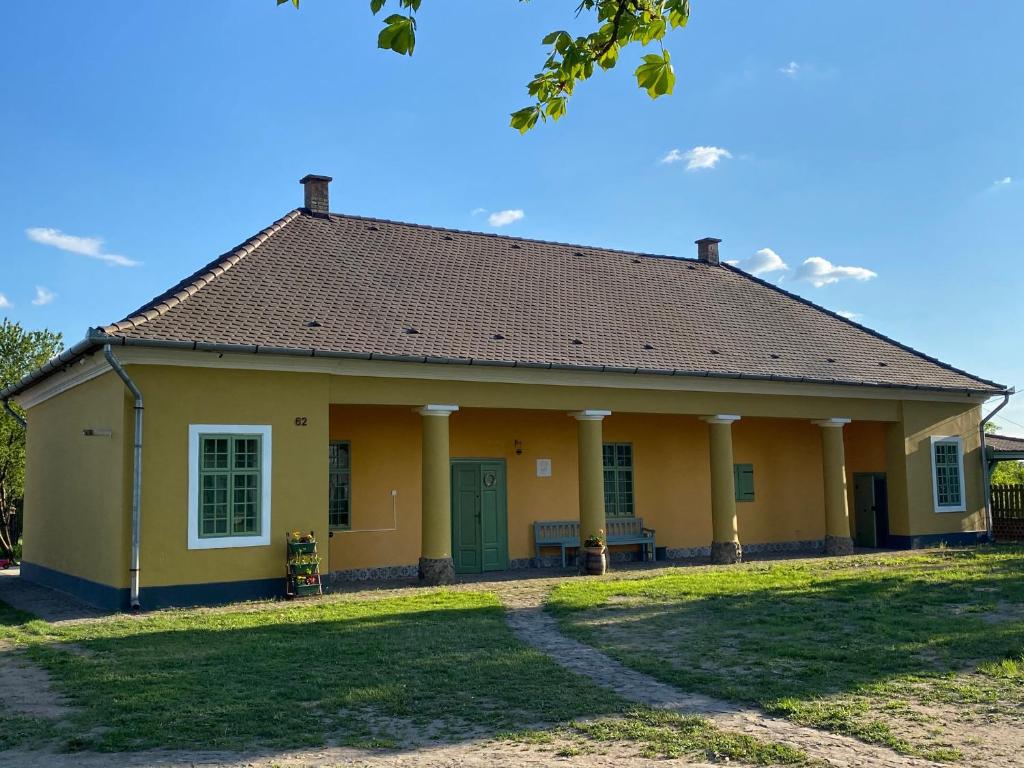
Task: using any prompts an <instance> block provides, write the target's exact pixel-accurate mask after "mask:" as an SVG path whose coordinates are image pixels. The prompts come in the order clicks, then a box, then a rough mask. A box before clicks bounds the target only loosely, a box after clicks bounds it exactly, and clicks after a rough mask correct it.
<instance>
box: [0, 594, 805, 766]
mask: <svg viewBox="0 0 1024 768" xmlns="http://www.w3.org/2000/svg"><path fill="white" fill-rule="evenodd" d="M0 643H2V644H3V649H2V652H4V653H15V654H24V655H25V656H26V657H27V658H28V659H30V660H32V661H34V662H36V663H37V664H39V665H41V666H43V667H44V668H45V669H47V670H48V671H49V672H50V675H51V679H52V681H53V684H54V685H55V686H56V688H57V689H58V690H59V691H60V692H61V693H63V694H65V695H66V697H67V698H68V699H69V703H70V704H71V705H72V707H73V708H72V709H71V710H70V713H69V715H68V717H67V718H66V719H65V720H64V721H63V722H53V721H48V720H43V719H41V718H30V717H25V716H21V715H15V714H11V713H9V712H8V713H6V714H5V713H4V709H3V705H2V692H0V749H3V748H7V747H13V746H20V747H22V748H35V747H41V746H46V745H53V746H56V747H57V748H59V749H65V750H86V749H88V750H100V751H132V750H140V749H147V748H168V749H197V748H198V749H226V750H245V749H254V748H273V749H289V748H302V747H314V746H320V745H322V744H325V743H340V744H352V745H356V746H366V747H383V748H387V747H397V746H408V745H409V744H410V743H414V742H415V741H417V740H423V739H425V738H429V739H436V740H440V741H459V740H463V739H471V738H480V737H484V738H487V737H495V738H512V739H513V740H517V739H521V736H517V735H515V734H520V735H521V734H523V733H530V734H533V736H532V737H531V738H532V740H537V739H538V735H539V734H546V735H547V738H548V740H550V741H552V742H557V743H561V744H566V743H568V742H571V748H572V749H594V748H600V747H599V746H597V747H595V746H594V745H600V744H602V743H608V742H612V741H614V742H630V743H632V744H633V745H634V746H635V747H636V748H637V749H639V750H640V751H642V752H644V753H645V754H665V755H682V754H690V755H695V756H698V757H700V758H702V759H712V760H714V759H723V760H724V759H729V760H732V761H741V762H746V763H751V764H766V765H767V764H779V763H790V764H793V763H803V762H804V755H803V754H802V753H801V752H799V751H797V750H793V749H789V748H786V747H783V746H780V745H774V744H766V743H762V742H758V741H756V740H754V739H751V738H749V737H746V736H742V735H738V734H730V733H725V732H722V731H720V730H718V729H717V728H715V727H714V726H713V725H712V724H711V723H710V722H708V721H706V720H702V719H701V718H679V717H677V716H671V715H665V714H659V713H651V712H649V711H647V710H643V709H636V708H635V707H633V706H632V705H631V704H630V703H628V702H626V701H624V700H622V699H620V698H618V697H617V696H615V695H614V694H612V693H610V692H608V691H606V690H604V689H601V688H599V687H597V686H595V685H594V684H593V683H591V682H590V681H588V680H585V679H583V678H581V677H578V676H576V675H573V674H571V673H569V672H567V671H565V670H563V669H562V668H561V667H559V666H557V665H556V664H555V663H554V662H553V661H551V660H550V659H549V658H547V657H546V656H544V655H542V654H541V653H539V652H537V651H535V650H533V649H531V648H530V647H528V646H526V645H524V644H523V643H521V642H520V641H518V640H517V639H516V638H515V637H514V636H513V635H512V633H511V631H510V630H509V628H508V626H507V625H506V623H505V620H504V611H503V609H502V607H501V606H500V604H499V602H498V600H497V598H496V597H495V596H494V595H493V594H488V593H484V592H456V591H444V590H442V591H426V590H425V591H424V592H423V593H421V594H418V595H415V596H412V597H399V598H390V599H379V600H367V601H358V602H357V601H352V600H347V601H337V600H324V601H316V602H310V603H308V604H303V605H295V604H291V605H275V606H270V607H267V606H259V607H254V608H251V609H246V607H245V606H240V607H239V608H237V609H234V610H232V609H227V610H222V611H174V612H165V613H158V614H154V615H152V616H146V617H142V618H133V617H128V616H122V617H115V618H112V619H106V620H100V621H96V622H93V623H89V624H82V625H77V626H70V627H60V628H58V627H54V626H53V625H50V624H47V623H45V622H42V621H38V620H35V619H33V618H32V617H30V616H28V615H26V614H23V613H19V612H18V611H15V610H12V609H11V608H9V607H7V606H4V605H3V604H0ZM501 734H505V735H504V736H501ZM510 734H512V735H510ZM541 741H543V738H541Z"/></svg>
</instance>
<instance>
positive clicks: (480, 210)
mask: <svg viewBox="0 0 1024 768" xmlns="http://www.w3.org/2000/svg"><path fill="white" fill-rule="evenodd" d="M481 213H487V209H486V208H474V209H473V210H472V211H470V212H469V215H470V216H479V215H480V214H481Z"/></svg>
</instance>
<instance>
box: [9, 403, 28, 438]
mask: <svg viewBox="0 0 1024 768" xmlns="http://www.w3.org/2000/svg"><path fill="white" fill-rule="evenodd" d="M4 410H5V411H7V412H8V413H9V414H11V417H12V418H13V419H14V420H15V421H16V422H18V423H19V424H21V428H22V429H24V430H25V431H26V432H27V431H28V422H27V421H25V419H24V417H23V416H22V415H21V414H20V413H18V412H17V411H16V410H14V409H13V408H12V407H11V398H9V397H5V398H4Z"/></svg>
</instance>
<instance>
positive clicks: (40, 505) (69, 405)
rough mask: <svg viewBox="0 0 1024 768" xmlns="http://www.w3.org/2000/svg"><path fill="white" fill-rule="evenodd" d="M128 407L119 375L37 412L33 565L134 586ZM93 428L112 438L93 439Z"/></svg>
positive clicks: (30, 475) (31, 487) (31, 484)
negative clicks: (130, 559) (130, 572)
mask: <svg viewBox="0 0 1024 768" xmlns="http://www.w3.org/2000/svg"><path fill="white" fill-rule="evenodd" d="M126 409H128V404H127V403H126V400H125V397H124V385H123V384H122V383H121V380H120V379H118V378H117V377H116V376H114V374H113V373H105V374H103V375H102V376H100V377H98V378H95V379H92V380H91V381H87V382H85V383H84V384H80V385H79V386H77V387H75V388H73V389H71V390H69V391H67V392H65V393H63V394H62V395H60V396H59V397H55V398H51V399H49V400H47V401H45V402H43V403H40V404H39V405H36V406H35V407H33V408H32V409H30V411H29V413H28V421H29V428H28V431H27V433H26V440H27V444H26V450H27V458H26V471H25V527H24V534H23V537H24V560H25V562H27V563H32V564H34V565H41V566H44V567H46V568H50V569H53V570H56V571H61V572H62V573H70V574H74V575H76V576H78V577H80V578H83V579H88V580H90V581H95V582H98V583H100V584H106V585H108V586H113V587H123V586H127V585H128V551H129V549H128V548H129V535H130V533H129V514H130V508H131V507H130V497H128V496H126V494H125V484H124V483H125V476H126V474H127V473H130V471H131V470H130V467H131V464H130V456H129V455H128V454H129V452H130V450H131V442H132V438H131V429H132V427H131V421H130V420H128V414H127V410H126ZM128 410H130V409H128ZM85 429H94V430H107V429H109V430H111V433H112V434H111V436H110V437H86V436H84V435H83V434H82V431H83V430H85ZM126 459H127V461H126Z"/></svg>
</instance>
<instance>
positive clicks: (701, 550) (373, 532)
mask: <svg viewBox="0 0 1024 768" xmlns="http://www.w3.org/2000/svg"><path fill="white" fill-rule="evenodd" d="M886 426H887V425H886V424H885V423H884V422H879V421H867V420H853V419H851V418H850V417H848V416H845V415H843V414H841V413H837V414H836V415H834V416H829V417H826V418H771V417H765V416H760V415H759V416H744V415H742V414H737V413H711V414H703V415H696V414H693V415H690V414H679V413H639V412H620V411H613V410H610V409H607V408H604V409H602V408H584V409H579V410H572V411H566V410H561V409H560V410H553V409H543V410H541V409H529V408H515V409H496V408H483V407H472V406H469V407H467V406H462V405H460V404H458V403H453V402H434V403H424V404H422V405H419V406H415V407H409V406H397V405H389V406H381V405H358V404H334V405H331V406H330V430H329V432H330V440H331V446H332V447H331V469H330V472H331V480H330V503H329V506H330V511H329V517H330V520H329V524H330V528H331V537H330V544H329V547H328V548H327V550H328V551H327V559H328V563H327V567H326V569H325V570H327V571H329V572H331V573H332V574H333V577H334V579H335V580H341V581H349V580H368V579H373V580H379V579H407V578H412V577H416V576H418V577H420V578H422V579H423V580H424V581H426V582H428V583H447V582H450V581H451V580H452V579H453V577H454V576H455V574H456V573H459V574H463V575H470V574H474V573H496V572H501V571H506V570H521V569H525V568H534V567H540V566H548V567H551V566H558V565H560V564H561V552H560V551H559V549H558V548H557V547H541V548H540V549H539V550H538V547H537V541H536V539H535V535H536V532H535V524H536V523H541V522H546V521H571V522H575V523H577V524H578V535H579V537H580V540H583V539H585V538H586V537H588V536H591V535H594V534H596V533H597V532H598V531H608V530H609V527H610V525H609V523H610V522H611V523H612V525H611V527H612V528H613V529H614V527H615V521H625V520H638V521H642V526H643V527H645V528H650V529H654V531H655V537H656V547H657V555H658V556H659V557H661V558H663V559H665V560H671V561H685V560H689V561H703V562H707V561H708V560H710V561H711V562H714V563H733V562H738V561H740V560H741V559H742V558H743V557H744V555H745V554H746V555H761V556H763V555H770V554H774V553H787V552H825V553H828V554H842V553H847V552H850V551H852V548H853V533H854V530H855V529H854V527H853V525H852V524H851V509H854V508H855V505H856V503H857V499H856V498H855V496H854V481H855V475H856V476H857V477H859V476H861V475H862V474H867V475H872V476H878V475H880V476H882V477H884V473H885V471H886ZM875 543H877V544H879V545H881V543H880V542H875ZM641 549H642V547H641V546H640V545H636V544H633V545H625V546H621V547H619V546H613V547H612V552H611V554H612V558H613V560H614V561H619V562H622V561H630V560H638V559H641V554H642V553H641ZM569 554H570V558H571V555H572V554H574V553H573V552H570V553H569ZM571 562H572V561H571V559H570V563H571Z"/></svg>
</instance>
